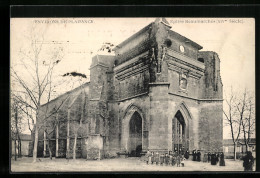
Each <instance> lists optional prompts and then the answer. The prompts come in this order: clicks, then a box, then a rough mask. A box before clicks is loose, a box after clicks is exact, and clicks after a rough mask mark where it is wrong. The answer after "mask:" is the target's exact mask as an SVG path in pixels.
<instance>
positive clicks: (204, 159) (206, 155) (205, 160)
mask: <svg viewBox="0 0 260 178" xmlns="http://www.w3.org/2000/svg"><path fill="white" fill-rule="evenodd" d="M206 162H208V154H207V153H204V155H203V163H206Z"/></svg>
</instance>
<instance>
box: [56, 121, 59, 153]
mask: <svg viewBox="0 0 260 178" xmlns="http://www.w3.org/2000/svg"><path fill="white" fill-rule="evenodd" d="M58 157H59V125H58V124H57V126H56V158H58Z"/></svg>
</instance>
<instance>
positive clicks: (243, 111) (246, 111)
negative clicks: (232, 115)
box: [236, 89, 255, 151]
mask: <svg viewBox="0 0 260 178" xmlns="http://www.w3.org/2000/svg"><path fill="white" fill-rule="evenodd" d="M236 107H237V111H238V112H239V114H240V117H241V119H242V122H241V124H242V132H243V140H244V144H245V146H246V151H248V145H249V142H250V139H251V135H252V134H253V133H254V131H255V117H254V116H255V115H254V114H255V112H254V109H255V107H254V97H253V96H251V94H250V92H249V91H248V90H246V89H245V90H244V92H243V94H242V98H240V99H239V100H238V102H237V105H236Z"/></svg>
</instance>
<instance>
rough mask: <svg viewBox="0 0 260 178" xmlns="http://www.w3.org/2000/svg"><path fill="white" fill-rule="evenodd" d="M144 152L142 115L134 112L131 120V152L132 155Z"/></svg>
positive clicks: (137, 155) (138, 155)
mask: <svg viewBox="0 0 260 178" xmlns="http://www.w3.org/2000/svg"><path fill="white" fill-rule="evenodd" d="M141 152H142V117H141V116H140V114H139V113H138V112H134V114H133V115H132V117H131V119H130V121H129V153H130V156H132V157H140V156H141V155H140V153H141Z"/></svg>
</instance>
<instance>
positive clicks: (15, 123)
mask: <svg viewBox="0 0 260 178" xmlns="http://www.w3.org/2000/svg"><path fill="white" fill-rule="evenodd" d="M21 132H22V117H21V110H20V109H19V103H18V101H17V100H15V99H12V100H11V138H12V140H14V156H15V161H16V160H17V150H18V157H21V138H20V134H21ZM17 141H18V143H17Z"/></svg>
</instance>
